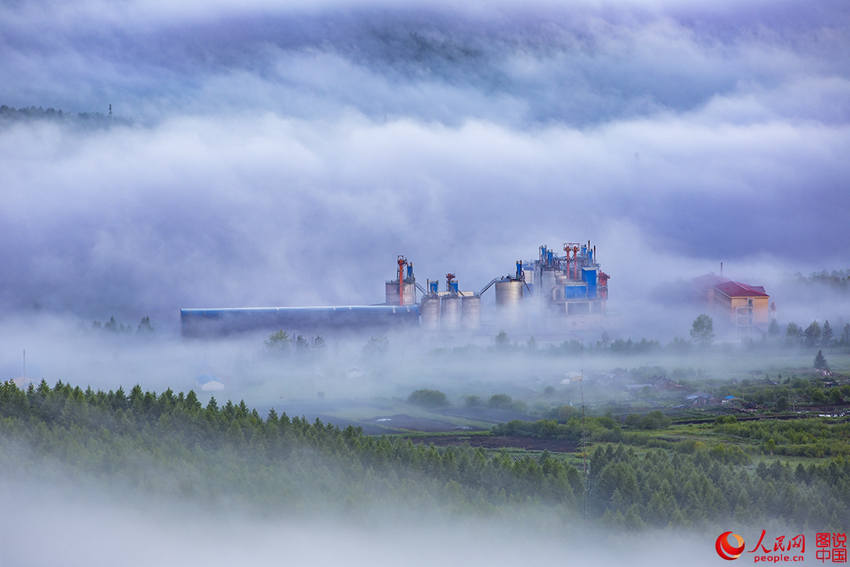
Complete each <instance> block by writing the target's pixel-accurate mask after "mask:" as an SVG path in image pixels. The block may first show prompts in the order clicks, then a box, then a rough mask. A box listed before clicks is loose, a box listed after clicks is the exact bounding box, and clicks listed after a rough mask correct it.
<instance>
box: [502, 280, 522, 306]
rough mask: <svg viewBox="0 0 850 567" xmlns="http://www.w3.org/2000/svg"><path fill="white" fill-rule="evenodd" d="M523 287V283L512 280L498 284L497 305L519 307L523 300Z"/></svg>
mask: <svg viewBox="0 0 850 567" xmlns="http://www.w3.org/2000/svg"><path fill="white" fill-rule="evenodd" d="M522 286H523V283H522V281H520V280H514V279H510V278H507V279H504V280H500V281H498V282H496V305H506V306H516V305H519V302H520V300H522Z"/></svg>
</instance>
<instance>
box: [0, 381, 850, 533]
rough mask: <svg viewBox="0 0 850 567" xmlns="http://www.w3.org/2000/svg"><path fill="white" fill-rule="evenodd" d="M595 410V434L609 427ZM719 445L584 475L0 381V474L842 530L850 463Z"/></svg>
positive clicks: (608, 464)
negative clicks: (743, 452) (752, 459)
mask: <svg viewBox="0 0 850 567" xmlns="http://www.w3.org/2000/svg"><path fill="white" fill-rule="evenodd" d="M598 419H599V420H600V421H599V423H598V424H597V425H596V427H597V428H598V429H599V430H600V431H603V430H608V431H615V430H616V429H615V428H612V427H611V424H610V423H609V422H607V421H605V418H598ZM19 447H25V448H26V450H24V451H20V450H17V449H16V448H19ZM723 453H724V452H723V451H722V450H721V451H715V450H714V449H712V450H710V451H705V450H697V451H694V452H693V453H687V452H677V451H667V450H662V449H642V450H641V452H638V451H635V449H634V448H624V447H622V446H618V447H616V448H615V447H614V446H613V445H612V446H608V447H607V448H605V449H602V448H598V449H596V450H595V451H594V452H593V453H592V455H591V457H590V462H591V464H592V466H591V473H590V476H589V477H588V479H587V482H586V483H585V481H584V479H583V477H582V474H580V473H579V471H578V469H577V468H576V467H575V466H573V465H571V464H569V463H568V462H567V458H565V457H563V456H554V455H551V454H549V453H546V452H544V453H542V454H524V455H522V456H515V455H511V454H508V453H507V452H506V451H490V452H488V451H485V450H483V449H480V448H470V447H447V448H440V449H438V448H435V447H433V446H425V445H416V444H413V443H411V442H410V441H409V440H405V439H401V438H396V437H387V436H383V437H370V436H366V435H364V434H363V433H362V431H361V430H360V429H359V428H354V427H347V428H338V427H335V426H333V425H328V424H324V423H322V422H320V421H319V420H316V421H314V422H312V423H311V422H309V421H307V420H305V419H303V418H298V417H289V416H287V415H286V414H285V413H284V414H280V415H279V414H278V413H277V412H275V411H274V410H270V411H269V413H268V415H267V416H266V417H265V418H263V417H261V416H260V415H259V413H258V412H257V411H256V410H253V409H250V408H248V407H247V406H246V404H245V403H244V402H240V403H238V404H235V403H232V402H229V401H228V402H226V403H224V404H221V405H219V404H218V403H217V401H216V400H215V399H214V398H212V399H210V401H209V403H207V404H206V405H203V404H201V402H200V401H199V400H198V398H197V396H196V395H195V393H194V392H191V391H190V392H189V393H187V394H185V395H184V394H183V393H177V394H175V393H174V392H173V391H171V390H166V391H165V392H163V393H161V394H159V395H157V394H156V393H154V392H145V391H143V390H142V389H141V388H140V387H139V386H136V387H134V388H133V389H132V390H131V391H130V392H129V393H126V392H125V391H124V390H123V389H121V388H118V389H117V390H114V391H108V392H104V391H100V390H98V391H94V390H92V389H90V388H88V389H86V390H82V389H81V388H79V387H71V386H70V385H68V384H63V383H62V382H58V383H57V384H56V385H55V386H54V387H52V388H51V387H50V386H48V385H47V384H46V383H45V382H42V383H41V384H40V385H39V386H37V387H33V386H30V387H29V388H27V389H26V390H21V389H19V388H17V387H16V386H15V384H14V383H13V382H6V383H3V384H0V472H2V474H10V472H11V471H18V472H21V471H23V472H24V474H26V473H27V471H39V470H43V469H44V468H45V466H46V465H45V464H46V463H52V462H56V461H58V462H59V463H61V464H62V468H63V470H68V471H71V473H72V476H74V475H76V476H85V477H92V478H95V479H103V480H105V481H110V479H115V478H119V479H122V482H127V483H129V485H130V486H132V487H136V488H141V489H144V490H150V491H155V492H161V493H162V492H164V493H165V495H166V496H168V497H171V496H173V497H175V498H176V497H195V498H203V499H212V500H216V499H217V498H218V499H221V501H223V502H230V501H232V500H233V499H234V498H240V499H244V500H246V501H248V502H253V503H255V504H256V505H257V506H260V507H261V508H269V509H273V510H287V511H288V510H293V509H295V510H298V509H302V510H308V511H309V510H314V511H317V510H321V509H323V508H331V509H335V508H338V507H340V506H342V507H344V508H357V507H358V506H367V505H374V504H376V503H382V502H383V503H387V504H390V505H393V504H395V505H398V504H400V503H404V504H405V505H406V506H410V507H415V506H423V507H424V506H440V507H447V508H449V509H450V510H455V511H459V512H462V513H467V512H473V513H488V514H493V513H495V514H510V513H513V512H512V511H514V510H516V509H517V506H528V505H532V504H533V505H543V506H546V507H548V508H549V509H551V510H553V511H555V512H557V513H558V514H563V515H565V516H567V517H575V516H576V515H579V514H581V513H582V512H583V511H584V510H586V511H587V514H588V515H589V516H590V518H592V519H595V520H603V521H606V522H609V523H613V524H616V525H623V526H628V527H632V528H641V527H643V526H666V525H668V524H674V525H675V524H679V525H689V524H693V525H700V524H703V523H706V522H723V521H728V520H730V519H735V520H738V519H740V520H741V521H746V520H750V519H758V518H762V517H773V518H778V519H785V520H787V521H789V522H796V523H795V525H798V524H797V523H799V522H803V523H805V525H807V526H811V527H814V528H817V529H826V528H828V527H831V526H835V527H840V526H846V524H847V520H848V515H847V509H848V507H847V504H848V503H850V497H848V495H850V464H849V463H848V462H847V461H845V460H843V459H841V458H837V459H834V460H832V461H830V462H829V463H824V464H811V465H809V466H802V465H801V466H798V467H796V468H795V469H792V468H791V467H790V466H788V465H783V464H773V465H770V466H769V467H765V466H762V465H759V466H758V467H753V466H751V465H750V466H742V464H741V463H740V462H737V461H736V460H735V459H729V458H726V457H725V456H724V455H723ZM586 489H589V492H587V493H586ZM585 498H587V500H586V501H585Z"/></svg>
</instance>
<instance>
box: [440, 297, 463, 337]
mask: <svg viewBox="0 0 850 567" xmlns="http://www.w3.org/2000/svg"><path fill="white" fill-rule="evenodd" d="M441 299H442V301H441V302H440V323H441V325H442V327H443V328H444V329H457V328H458V326H459V325H460V313H461V299H460V296H459V295H444V296H443V297H442V298H441Z"/></svg>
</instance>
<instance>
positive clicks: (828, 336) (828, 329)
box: [821, 321, 832, 347]
mask: <svg viewBox="0 0 850 567" xmlns="http://www.w3.org/2000/svg"><path fill="white" fill-rule="evenodd" d="M831 344H832V326H830V324H829V321H824V322H823V331H822V332H821V345H822V346H824V347H828V346H830V345H831Z"/></svg>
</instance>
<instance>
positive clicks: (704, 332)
mask: <svg viewBox="0 0 850 567" xmlns="http://www.w3.org/2000/svg"><path fill="white" fill-rule="evenodd" d="M691 338H692V339H693V340H694V342H696V343H698V344H700V345H702V346H704V347H707V346H709V345H711V342H712V341H713V340H714V321H712V320H711V317H709V316H708V315H706V314H705V313H703V314H702V315H700V316H699V317H697V318H696V319H694V324H693V325H692V326H691Z"/></svg>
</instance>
